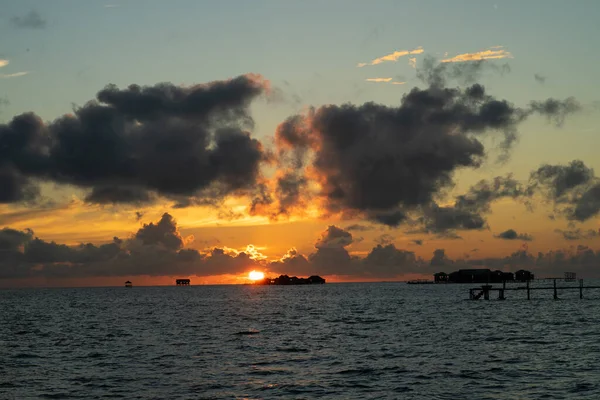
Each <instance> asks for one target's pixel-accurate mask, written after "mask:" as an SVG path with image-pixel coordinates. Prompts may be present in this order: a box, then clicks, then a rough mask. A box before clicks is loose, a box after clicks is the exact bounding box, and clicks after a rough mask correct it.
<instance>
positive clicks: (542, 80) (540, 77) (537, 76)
mask: <svg viewBox="0 0 600 400" xmlns="http://www.w3.org/2000/svg"><path fill="white" fill-rule="evenodd" d="M533 78H534V79H535V81H536V82H537V83H541V84H542V85H543V84H544V83H546V77H545V76H543V75H540V74H537V73H536V74H533Z"/></svg>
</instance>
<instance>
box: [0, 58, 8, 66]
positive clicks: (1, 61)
mask: <svg viewBox="0 0 600 400" xmlns="http://www.w3.org/2000/svg"><path fill="white" fill-rule="evenodd" d="M7 65H8V60H3V59H1V58H0V68H2V67H5V66H7Z"/></svg>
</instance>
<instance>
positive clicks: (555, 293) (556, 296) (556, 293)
mask: <svg viewBox="0 0 600 400" xmlns="http://www.w3.org/2000/svg"><path fill="white" fill-rule="evenodd" d="M554 300H558V292H557V291H556V279H555V280H554Z"/></svg>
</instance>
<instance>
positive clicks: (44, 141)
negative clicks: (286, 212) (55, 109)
mask: <svg viewBox="0 0 600 400" xmlns="http://www.w3.org/2000/svg"><path fill="white" fill-rule="evenodd" d="M266 90H268V85H267V83H266V82H265V81H264V80H263V79H262V78H261V77H259V76H257V75H243V76H239V77H237V78H234V79H231V80H227V81H217V82H211V83H208V84H204V85H196V86H191V87H182V86H175V85H172V84H170V83H163V84H158V85H155V86H147V87H140V86H137V85H131V86H129V87H128V88H126V89H122V90H121V89H118V88H117V87H116V86H114V85H109V86H107V87H106V88H105V89H103V90H101V91H100V92H99V93H98V95H97V100H96V101H91V102H88V103H87V104H85V105H84V106H83V107H80V108H76V109H75V110H74V112H73V114H72V115H65V116H62V117H60V118H58V119H56V120H55V121H53V122H51V123H49V124H45V123H43V122H42V121H41V120H40V118H39V117H37V116H36V115H34V114H32V113H28V114H22V115H20V116H17V117H15V118H13V120H12V121H11V122H9V123H8V124H7V125H0V168H2V169H3V170H4V171H5V172H4V173H3V175H4V176H9V177H5V178H4V179H5V180H9V178H10V180H12V182H13V186H12V187H14V188H13V190H12V192H13V193H17V194H18V193H23V194H24V193H25V192H27V193H29V192H30V191H25V188H26V187H27V186H28V184H29V183H30V180H31V179H36V180H45V181H53V182H57V183H64V184H71V185H75V186H78V187H81V188H88V189H90V191H89V194H88V195H87V198H86V200H87V201H89V202H94V203H102V204H103V203H133V204H140V203H145V202H150V201H152V200H154V199H155V198H156V197H157V196H163V197H166V198H170V199H173V200H175V201H177V202H178V205H179V206H183V205H190V204H215V203H218V202H219V201H220V200H221V199H222V198H223V197H225V196H227V195H230V194H238V193H249V192H252V191H254V190H255V186H256V184H257V180H258V178H259V176H260V166H261V163H262V162H264V161H265V160H266V158H267V154H266V153H265V151H264V150H263V148H262V145H261V143H260V142H259V141H258V140H256V139H253V138H252V137H251V136H250V134H249V132H248V131H247V130H246V129H250V128H252V126H253V121H252V118H251V117H250V115H249V113H248V107H249V104H250V102H251V101H252V100H253V99H255V98H256V97H258V96H259V95H261V94H263V93H265V91H266ZM6 171H9V172H6ZM5 191H6V189H5V188H4V187H2V188H0V198H6V199H7V201H8V200H10V199H11V198H14V199H15V201H17V200H20V198H21V197H24V195H23V196H18V195H15V194H11V193H2V192H5Z"/></svg>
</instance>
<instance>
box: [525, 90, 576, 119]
mask: <svg viewBox="0 0 600 400" xmlns="http://www.w3.org/2000/svg"><path fill="white" fill-rule="evenodd" d="M529 107H530V112H531V113H537V114H540V115H542V116H545V117H547V118H548V120H550V121H553V122H554V123H556V125H558V126H561V125H562V124H563V123H564V122H565V118H566V117H567V116H568V115H570V114H573V113H576V112H578V111H581V109H582V107H581V104H579V102H578V101H577V100H575V98H573V97H569V98H567V99H565V100H556V99H547V100H544V101H532V102H531V103H530V105H529Z"/></svg>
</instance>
